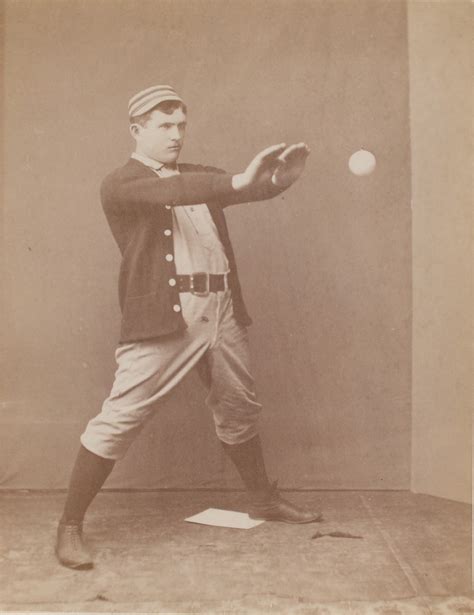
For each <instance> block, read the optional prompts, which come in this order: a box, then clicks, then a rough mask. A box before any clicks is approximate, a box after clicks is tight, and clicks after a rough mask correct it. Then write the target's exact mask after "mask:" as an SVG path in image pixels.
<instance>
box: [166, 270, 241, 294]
mask: <svg viewBox="0 0 474 615" xmlns="http://www.w3.org/2000/svg"><path fill="white" fill-rule="evenodd" d="M176 282H177V285H178V292H180V293H192V294H193V295H198V296H199V297H206V296H207V295H208V294H209V293H217V292H218V291H220V290H227V289H228V288H229V285H228V278H227V274H226V273H207V272H205V271H197V272H196V273H192V274H191V275H177V276H176Z"/></svg>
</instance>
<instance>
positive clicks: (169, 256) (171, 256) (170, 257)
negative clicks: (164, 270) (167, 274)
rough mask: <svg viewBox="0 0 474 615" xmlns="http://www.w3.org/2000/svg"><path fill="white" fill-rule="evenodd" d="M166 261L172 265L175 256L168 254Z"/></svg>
mask: <svg viewBox="0 0 474 615" xmlns="http://www.w3.org/2000/svg"><path fill="white" fill-rule="evenodd" d="M165 258H166V260H167V261H168V263H171V261H172V260H173V255H172V254H167V255H166V256H165Z"/></svg>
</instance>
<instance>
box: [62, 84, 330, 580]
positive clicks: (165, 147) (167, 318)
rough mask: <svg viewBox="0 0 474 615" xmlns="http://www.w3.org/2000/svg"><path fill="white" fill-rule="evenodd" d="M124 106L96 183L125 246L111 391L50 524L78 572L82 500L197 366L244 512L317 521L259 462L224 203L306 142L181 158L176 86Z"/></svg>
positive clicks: (297, 163) (273, 182)
mask: <svg viewBox="0 0 474 615" xmlns="http://www.w3.org/2000/svg"><path fill="white" fill-rule="evenodd" d="M128 112H129V118H130V132H131V135H132V137H133V138H134V140H135V142H136V147H135V152H134V153H133V154H132V156H131V158H130V159H129V160H128V161H127V163H126V164H125V165H124V166H122V167H121V168H119V169H117V170H116V171H114V172H112V173H111V174H110V175H108V176H107V177H106V178H105V180H104V181H103V183H102V186H101V201H102V206H103V209H104V212H105V215H106V218H107V221H108V223H109V225H110V228H111V231H112V234H113V236H114V238H115V240H116V242H117V244H118V247H119V249H120V252H121V254H122V262H121V268H120V275H119V300H120V307H121V312H122V322H121V331H120V340H119V344H118V347H117V350H116V355H115V356H116V361H117V366H118V369H117V372H116V374H115V380H114V383H113V386H112V390H111V392H110V396H109V397H108V398H107V399H106V400H105V402H104V403H103V406H102V409H101V412H100V413H99V414H98V415H97V416H96V417H95V418H93V419H92V420H90V421H89V423H88V425H87V427H86V429H85V431H84V433H83V434H82V436H81V447H80V450H79V453H78V456H77V459H76V462H75V465H74V469H73V472H72V476H71V480H70V485H69V490H68V495H67V498H66V503H65V508H64V512H63V515H62V518H61V520H60V522H59V526H58V533H57V542H56V554H57V557H58V559H59V561H60V562H61V563H62V564H63V565H65V566H68V567H70V568H74V569H87V568H91V567H92V566H93V561H92V558H91V556H90V554H89V552H88V550H87V549H86V547H85V545H84V543H83V540H82V524H83V519H84V515H85V513H86V510H87V508H88V506H89V504H90V503H91V502H92V500H93V498H94V496H95V495H96V494H97V493H98V491H99V490H100V489H101V487H102V485H103V484H104V481H105V480H106V478H107V477H108V475H109V474H110V472H111V470H112V468H113V466H114V463H115V461H116V460H117V459H120V458H122V457H123V456H124V455H125V453H126V452H127V449H128V447H129V446H130V444H131V443H132V442H133V441H134V439H135V438H136V436H137V434H138V433H139V432H140V430H141V429H142V427H143V426H144V424H145V423H146V421H147V419H148V418H149V417H150V416H151V415H152V414H153V412H154V411H155V410H156V409H157V407H158V406H159V402H160V400H161V399H162V398H163V397H164V396H165V395H166V394H167V393H169V392H170V391H171V390H172V389H173V388H174V387H175V386H176V385H177V384H178V383H179V382H180V381H181V380H182V379H183V378H184V376H185V375H186V374H187V373H188V372H189V371H190V370H191V369H192V368H193V367H196V368H197V369H198V371H199V374H200V375H201V377H202V379H203V381H204V382H205V384H206V387H207V390H208V395H207V399H206V403H207V405H208V407H209V408H210V410H211V411H212V413H213V418H214V423H215V429H216V434H217V437H218V438H219V440H220V441H221V442H222V446H223V448H224V451H225V452H226V454H227V455H228V456H229V457H230V459H231V460H232V461H233V463H234V464H235V466H236V468H237V470H238V472H239V474H240V477H241V478H242V481H243V483H244V485H245V487H246V489H247V492H248V513H249V515H250V516H251V517H252V518H253V519H265V520H268V521H285V522H288V523H309V522H312V521H319V520H320V518H321V516H320V514H319V513H317V512H313V511H310V510H306V509H303V508H300V507H297V506H294V505H293V504H291V503H290V502H288V501H286V500H284V499H283V498H282V497H281V496H280V495H279V493H278V491H277V488H276V483H271V482H270V481H269V479H268V477H267V474H266V471H265V465H264V461H263V454H262V447H261V444H260V439H259V436H258V433H257V419H258V416H259V414H260V411H261V405H260V404H259V402H258V400H257V397H256V394H255V389H254V381H253V378H252V374H251V372H250V369H249V347H248V334H247V327H248V325H250V324H251V320H250V318H249V315H248V313H247V310H246V308H245V305H244V301H243V299H242V293H241V289H240V284H239V278H238V274H237V267H236V263H235V257H234V253H233V250H232V245H231V242H230V238H229V233H228V230H227V225H226V221H225V217H224V209H225V207H227V206H229V205H231V204H236V203H244V202H249V201H259V200H265V199H270V198H272V197H274V196H276V195H278V194H280V193H281V192H282V191H283V190H285V189H287V188H288V187H289V186H290V185H291V184H292V183H293V182H294V181H296V180H297V179H298V177H299V176H300V175H301V173H302V171H303V169H304V165H305V161H306V158H307V156H308V154H309V149H308V147H307V146H306V145H305V144H304V143H299V144H295V145H290V146H286V144H284V143H281V144H278V145H274V146H271V147H268V148H266V149H265V150H263V151H262V152H260V153H259V154H257V156H255V158H254V159H253V160H252V161H251V162H250V164H249V165H248V167H247V168H246V169H245V170H244V171H243V172H242V173H237V174H228V173H226V172H224V171H222V170H220V169H217V168H214V167H206V166H200V165H193V164H177V160H178V157H179V154H180V151H181V148H182V146H183V142H184V136H185V131H186V113H187V112H186V105H185V103H184V102H183V100H182V99H181V97H180V96H179V95H178V94H177V93H176V92H175V90H174V89H173V88H171V87H170V86H168V85H157V86H153V87H150V88H148V89H146V90H143V91H141V92H139V93H137V94H136V95H135V96H133V97H132V98H131V99H130V101H129V106H128Z"/></svg>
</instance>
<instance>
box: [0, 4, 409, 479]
mask: <svg viewBox="0 0 474 615" xmlns="http://www.w3.org/2000/svg"><path fill="white" fill-rule="evenodd" d="M5 24H6V43H5V58H4V59H5V67H4V74H5V81H4V83H5V93H6V97H5V103H4V104H5V109H4V111H5V121H4V130H5V135H4V136H5V190H4V197H5V198H4V236H5V239H6V241H5V244H4V254H3V263H4V271H3V273H4V276H3V278H4V285H3V301H4V304H3V314H4V318H3V320H2V323H3V331H2V336H3V339H2V341H3V345H2V347H3V349H4V353H3V354H4V359H5V361H4V368H3V372H2V373H3V378H4V382H3V385H2V397H1V404H0V426H1V435H0V485H1V486H2V487H3V488H18V487H22V488H60V487H65V486H66V484H67V479H68V474H69V471H70V468H71V465H72V462H73V459H74V457H75V454H76V451H77V448H78V445H79V443H78V438H79V435H80V433H81V432H82V430H83V428H84V426H85V424H86V422H87V421H88V420H89V419H90V418H91V417H92V416H93V415H95V414H96V413H97V412H98V411H99V410H100V407H101V404H102V402H103V400H104V398H105V397H107V395H108V393H109V390H110V387H111V384H112V382H113V376H114V371H115V367H116V366H115V361H114V351H115V347H116V343H117V341H118V333H119V323H120V312H119V307H118V300H117V278H118V268H119V262H120V261H119V252H118V249H117V247H116V245H115V243H114V241H113V239H112V236H111V234H110V231H109V229H108V226H107V223H106V220H105V217H104V215H103V213H102V209H101V205H100V201H99V186H100V182H101V180H102V179H103V177H104V176H105V175H106V174H107V173H109V172H110V171H111V170H112V169H114V168H116V167H118V166H120V165H122V164H123V163H124V162H125V161H126V160H127V158H128V156H129V155H130V152H131V151H132V147H133V143H132V141H131V139H130V137H129V134H128V126H127V101H128V98H129V97H130V96H131V95H132V94H134V93H135V92H136V91H138V90H140V89H143V88H145V87H148V86H150V85H153V84H156V83H169V84H171V85H172V86H174V87H175V88H176V90H177V91H178V92H179V93H180V94H181V95H182V96H183V98H184V99H185V101H186V102H187V104H188V108H189V117H188V122H189V128H188V133H187V141H186V145H185V148H184V150H183V152H182V155H181V160H182V161H187V162H197V163H204V164H211V165H215V166H219V167H221V168H224V169H226V170H228V171H230V172H239V171H241V170H243V168H244V167H245V166H246V164H247V163H248V162H249V161H250V159H251V158H252V157H253V155H254V154H256V153H257V152H258V151H260V150H261V149H263V148H264V147H266V146H267V145H271V144H273V143H279V142H282V141H285V142H288V143H291V142H299V141H305V142H306V143H308V145H309V146H310V148H311V151H312V153H311V156H310V158H309V160H308V164H307V168H306V170H305V173H304V175H303V176H302V178H301V179H300V181H299V182H298V183H297V184H296V185H295V186H293V187H292V188H290V190H288V191H287V192H285V193H284V194H282V195H281V196H279V197H278V198H276V199H274V200H273V201H268V202H264V203H255V204H245V205H238V206H235V207H232V208H229V209H228V210H227V220H228V224H229V227H230V233H231V237H232V240H233V244H234V248H235V251H236V255H237V260H238V264H239V271H240V276H241V282H242V286H243V290H244V296H245V299H246V302H247V305H248V308H249V311H250V313H251V315H252V318H253V321H254V324H253V326H252V327H251V330H250V337H251V346H252V351H253V366H254V373H255V377H256V382H257V390H258V393H259V397H260V400H261V402H262V404H263V405H264V413H263V415H262V420H261V433H262V439H263V442H264V446H265V450H266V455H267V459H268V466H269V473H270V474H271V476H272V477H273V478H278V479H279V484H280V485H281V486H282V487H297V488H324V489H328V488H367V489H398V488H408V487H409V479H410V461H409V451H410V370H411V366H410V355H411V351H410V348H411V340H410V317H411V314H410V305H411V297H410V288H411V279H410V262H411V238H410V223H411V222H410V220H411V217H410V175H409V168H410V159H409V158H410V156H409V151H410V150H409V124H408V63H407V40H406V38H407V37H406V32H407V24H406V7H405V4H404V3H402V2H372V1H365V0H362V1H361V0H358V1H357V2H354V1H353V0H350V1H348V2H344V1H338V2H330V1H321V2H320V1H313V0H308V1H303V0H292V1H291V2H288V1H286V0H271V1H266V0H259V1H258V2H254V1H252V0H236V1H235V2H222V1H220V0H205V1H201V0H189V1H184V0H179V1H174V2H171V1H165V0H158V1H148V0H140V1H138V2H137V1H132V0H124V1H122V0H120V1H118V0H100V1H96V2H90V1H89V0H87V1H85V0H84V1H80V0H71V1H67V2H63V1H59V0H44V1H42V2H34V1H32V0H29V1H26V0H15V1H7V2H6V5H5ZM361 148H364V149H368V150H370V151H372V152H373V153H374V154H375V156H376V158H377V168H376V171H375V172H374V173H373V174H372V175H370V176H367V177H364V178H360V177H356V176H355V175H352V174H351V173H350V171H349V169H348V166H347V161H348V158H349V156H350V155H351V154H352V153H353V152H354V151H356V150H359V149H361ZM204 398H205V391H204V389H203V388H202V385H201V384H200V381H199V379H198V377H197V376H196V374H191V375H190V376H189V377H188V378H187V380H186V381H185V382H183V384H182V386H180V388H179V389H178V390H176V391H175V392H173V393H172V394H171V395H170V396H169V397H168V398H167V399H166V400H165V401H163V403H162V404H160V405H159V406H158V407H157V408H156V414H155V416H154V418H153V420H152V421H151V422H150V424H149V425H148V427H147V428H146V429H145V430H144V431H143V433H142V434H141V436H140V437H139V438H138V440H137V441H136V442H135V444H134V445H133V447H132V449H131V450H130V452H129V454H128V456H127V457H126V458H125V459H124V460H123V461H122V462H120V464H119V465H118V466H117V469H116V471H115V473H114V474H112V476H111V477H110V480H109V481H108V483H107V486H108V487H130V488H157V487H183V488H187V487H235V486H240V482H239V480H238V477H237V475H236V474H235V473H234V470H233V469H232V468H231V467H230V466H228V465H227V462H226V461H225V459H224V456H223V454H222V452H221V450H220V445H219V443H218V441H217V439H216V436H215V433H214V427H213V423H212V418H211V415H210V412H209V411H208V410H207V408H206V407H205V404H204Z"/></svg>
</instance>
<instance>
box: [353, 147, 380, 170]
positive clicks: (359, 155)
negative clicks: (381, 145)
mask: <svg viewBox="0 0 474 615" xmlns="http://www.w3.org/2000/svg"><path fill="white" fill-rule="evenodd" d="M375 165H376V160H375V156H374V155H373V154H372V152H368V151H367V150H365V149H360V150H359V151H357V152H354V153H353V154H352V156H351V157H350V158H349V169H350V170H351V172H352V173H354V175H360V176H361V175H370V174H371V173H372V172H373V170H374V169H375Z"/></svg>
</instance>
